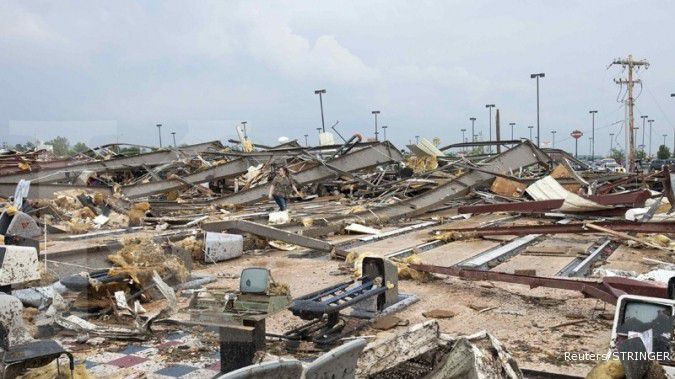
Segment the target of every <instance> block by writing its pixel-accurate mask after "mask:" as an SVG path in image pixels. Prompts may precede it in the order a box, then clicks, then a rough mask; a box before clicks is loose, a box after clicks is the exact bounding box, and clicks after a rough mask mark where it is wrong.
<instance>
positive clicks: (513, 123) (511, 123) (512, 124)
mask: <svg viewBox="0 0 675 379" xmlns="http://www.w3.org/2000/svg"><path fill="white" fill-rule="evenodd" d="M509 125H511V141H513V127H514V125H516V123H515V122H509Z"/></svg>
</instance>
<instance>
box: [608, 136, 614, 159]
mask: <svg viewBox="0 0 675 379" xmlns="http://www.w3.org/2000/svg"><path fill="white" fill-rule="evenodd" d="M612 150H614V133H609V155H612Z"/></svg>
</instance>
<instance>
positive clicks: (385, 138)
mask: <svg viewBox="0 0 675 379" xmlns="http://www.w3.org/2000/svg"><path fill="white" fill-rule="evenodd" d="M387 128H388V126H387V125H382V135H383V137H384V140H385V141H386V140H387Z"/></svg>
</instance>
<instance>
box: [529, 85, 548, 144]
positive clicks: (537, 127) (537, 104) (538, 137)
mask: <svg viewBox="0 0 675 379" xmlns="http://www.w3.org/2000/svg"><path fill="white" fill-rule="evenodd" d="M545 76H546V75H545V74H544V73H543V72H540V73H538V74H530V78H531V79H535V78H536V79H537V147H539V136H540V134H539V130H540V129H539V78H543V77H545Z"/></svg>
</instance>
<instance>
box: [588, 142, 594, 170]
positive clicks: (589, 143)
mask: <svg viewBox="0 0 675 379" xmlns="http://www.w3.org/2000/svg"><path fill="white" fill-rule="evenodd" d="M591 145H593V137H588V155H591ZM592 165H593V162H591V167H592Z"/></svg>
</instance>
